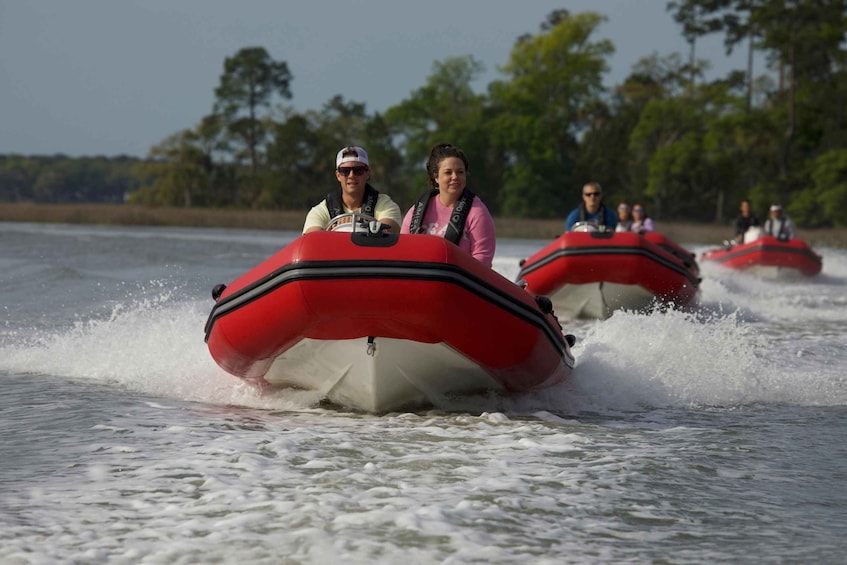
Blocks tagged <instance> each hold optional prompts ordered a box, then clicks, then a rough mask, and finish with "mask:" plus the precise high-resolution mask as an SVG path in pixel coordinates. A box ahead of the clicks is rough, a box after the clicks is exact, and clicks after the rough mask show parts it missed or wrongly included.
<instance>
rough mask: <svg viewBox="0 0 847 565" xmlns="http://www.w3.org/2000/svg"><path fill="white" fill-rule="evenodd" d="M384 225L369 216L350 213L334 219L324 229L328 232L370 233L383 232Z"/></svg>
mask: <svg viewBox="0 0 847 565" xmlns="http://www.w3.org/2000/svg"><path fill="white" fill-rule="evenodd" d="M381 226H382V224H381V223H380V222H379V221H378V220H377V219H376V218H374V217H373V216H371V215H369V214H362V213H360V212H348V213H346V214H339V215H337V216H335V217H334V218H332V219H331V220H330V221H329V222H328V223H327V224H326V227H325V228H324V229H325V230H326V231H339V232H356V233H368V232H371V231H374V233H378V232H380V231H382V228H381Z"/></svg>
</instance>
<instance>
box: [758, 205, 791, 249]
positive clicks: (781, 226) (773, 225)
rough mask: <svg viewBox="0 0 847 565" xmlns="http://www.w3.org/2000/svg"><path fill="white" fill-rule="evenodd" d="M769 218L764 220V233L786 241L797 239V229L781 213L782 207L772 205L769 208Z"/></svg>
mask: <svg viewBox="0 0 847 565" xmlns="http://www.w3.org/2000/svg"><path fill="white" fill-rule="evenodd" d="M770 214H771V217H770V218H768V219H767V220H765V225H764V230H763V231H764V233H765V234H767V235H772V236H774V237H775V238H777V239H779V240H782V241H787V240H789V239H793V238H795V237H797V228H796V227H795V226H794V222H793V221H792V220H791V218H789V217H788V216H786V215H785V214H784V213H783V212H782V206H780V205H779V204H772V205H771V208H770Z"/></svg>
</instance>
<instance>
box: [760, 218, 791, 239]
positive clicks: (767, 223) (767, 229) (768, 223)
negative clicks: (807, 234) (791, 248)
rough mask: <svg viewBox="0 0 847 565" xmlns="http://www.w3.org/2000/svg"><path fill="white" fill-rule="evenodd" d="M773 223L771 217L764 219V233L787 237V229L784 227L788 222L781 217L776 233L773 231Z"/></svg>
mask: <svg viewBox="0 0 847 565" xmlns="http://www.w3.org/2000/svg"><path fill="white" fill-rule="evenodd" d="M775 223H776V222H774V221H773V219H772V218H768V219H767V220H765V226H764V227H765V230H764V231H765V233H766V234H768V235H772V236H774V237H775V238H777V239H782V240H785V239H788V231H787V230H786V229H785V226H786V224H788V222H786V221H785V219H784V218H783V219H782V221H781V222H780V223H779V231H777V233H773V227H774V224H775Z"/></svg>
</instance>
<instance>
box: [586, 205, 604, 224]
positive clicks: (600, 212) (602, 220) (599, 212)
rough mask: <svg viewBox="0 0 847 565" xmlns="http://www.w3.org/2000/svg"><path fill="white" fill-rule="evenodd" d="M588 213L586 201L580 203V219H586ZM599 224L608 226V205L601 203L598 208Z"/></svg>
mask: <svg viewBox="0 0 847 565" xmlns="http://www.w3.org/2000/svg"><path fill="white" fill-rule="evenodd" d="M587 214H588V210H586V209H585V203H580V205H579V221H580V222H584V221H586V220H585V218H586V216H587ZM597 225H598V226H600V227H606V205H605V204H600V208H599V209H598V210H597Z"/></svg>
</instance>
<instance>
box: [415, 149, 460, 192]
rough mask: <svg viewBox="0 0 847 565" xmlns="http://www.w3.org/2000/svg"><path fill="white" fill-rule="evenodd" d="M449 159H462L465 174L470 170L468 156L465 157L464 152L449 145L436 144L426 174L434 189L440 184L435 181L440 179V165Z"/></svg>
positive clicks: (430, 155) (428, 161) (427, 164)
mask: <svg viewBox="0 0 847 565" xmlns="http://www.w3.org/2000/svg"><path fill="white" fill-rule="evenodd" d="M448 157H457V158H459V159H461V160H462V163H464V164H465V172H467V171H468V170H469V169H470V164H469V163H468V156H467V155H465V152H464V151H462V150H461V149H459V148H458V147H454V146H453V145H451V144H449V143H436V144H435V146H434V147H433V148H432V150H431V151H430V152H429V159H427V161H426V174H427V176H428V177H429V186H431V187H432V188H435V187H436V186H438V183H437V182H436V180H435V179H436V178H437V177H438V165H439V164H440V163H441V161H443V160H444V159H446V158H448Z"/></svg>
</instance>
